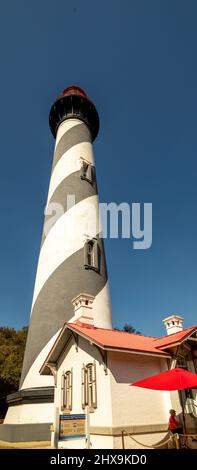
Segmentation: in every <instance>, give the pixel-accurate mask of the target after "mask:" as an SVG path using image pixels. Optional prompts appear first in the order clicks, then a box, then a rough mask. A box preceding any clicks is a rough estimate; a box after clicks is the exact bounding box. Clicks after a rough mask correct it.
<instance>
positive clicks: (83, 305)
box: [69, 293, 95, 325]
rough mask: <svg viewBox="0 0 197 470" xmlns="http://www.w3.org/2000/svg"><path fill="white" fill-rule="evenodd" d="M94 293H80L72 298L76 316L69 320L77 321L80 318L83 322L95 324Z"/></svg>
mask: <svg viewBox="0 0 197 470" xmlns="http://www.w3.org/2000/svg"><path fill="white" fill-rule="evenodd" d="M94 298H95V297H94V295H91V294H85V293H83V294H79V295H77V297H75V298H74V299H73V300H72V303H73V306H74V317H72V319H71V320H69V322H72V323H73V322H75V321H77V320H80V321H81V322H83V323H88V324H90V325H93V324H94V318H93V311H92V306H93V302H94Z"/></svg>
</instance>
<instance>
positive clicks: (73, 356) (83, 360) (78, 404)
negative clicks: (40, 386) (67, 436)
mask: <svg viewBox="0 0 197 470" xmlns="http://www.w3.org/2000/svg"><path fill="white" fill-rule="evenodd" d="M93 360H95V361H96V383H97V408H96V409H95V411H94V412H93V413H90V426H98V427H103V426H108V427H111V426H112V406H111V387H110V378H109V374H108V375H106V374H105V372H104V367H103V364H102V361H101V356H100V353H99V351H98V350H97V349H96V348H95V347H94V346H91V345H90V344H89V343H88V342H87V341H86V340H84V339H83V338H80V337H79V344H78V352H77V351H76V347H75V344H74V340H71V341H70V343H69V345H68V347H67V349H66V351H64V353H63V355H62V357H61V358H60V360H59V364H58V376H57V387H56V389H55V407H59V412H60V414H61V413H63V412H62V411H61V377H62V374H63V372H66V371H67V370H70V369H71V368H72V369H73V408H72V411H71V414H75V413H76V414H78V413H84V412H85V411H84V410H83V408H82V399H81V391H82V387H81V370H82V367H83V364H85V365H87V364H88V363H90V362H93ZM112 444H113V439H112V437H106V436H96V435H94V436H91V445H92V447H94V448H103V449H104V448H110V447H112ZM84 446H85V441H84V439H79V440H76V439H73V440H69V441H59V447H64V448H68V447H69V448H81V447H82V448H84Z"/></svg>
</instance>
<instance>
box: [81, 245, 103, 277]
mask: <svg viewBox="0 0 197 470" xmlns="http://www.w3.org/2000/svg"><path fill="white" fill-rule="evenodd" d="M84 266H85V268H87V269H94V270H95V271H97V272H100V269H101V249H100V246H99V244H98V241H97V240H96V239H94V240H88V241H87V242H86V243H85V245H84Z"/></svg>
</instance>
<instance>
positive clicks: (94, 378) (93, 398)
mask: <svg viewBox="0 0 197 470" xmlns="http://www.w3.org/2000/svg"><path fill="white" fill-rule="evenodd" d="M92 406H93V408H96V407H97V387H96V362H95V361H94V363H93V364H92Z"/></svg>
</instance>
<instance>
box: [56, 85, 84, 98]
mask: <svg viewBox="0 0 197 470" xmlns="http://www.w3.org/2000/svg"><path fill="white" fill-rule="evenodd" d="M68 95H80V96H83V98H86V99H87V100H89V101H90V99H89V98H88V96H87V95H86V93H85V91H84V90H82V88H80V87H79V86H74V85H72V86H68V87H67V88H65V90H63V91H62V93H61V95H60V97H61V96H68Z"/></svg>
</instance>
